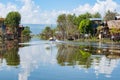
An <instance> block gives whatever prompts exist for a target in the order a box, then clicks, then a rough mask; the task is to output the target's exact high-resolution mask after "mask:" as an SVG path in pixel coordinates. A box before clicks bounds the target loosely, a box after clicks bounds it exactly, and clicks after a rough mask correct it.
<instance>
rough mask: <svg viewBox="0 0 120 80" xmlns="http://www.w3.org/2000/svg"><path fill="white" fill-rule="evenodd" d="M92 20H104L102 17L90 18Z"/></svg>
mask: <svg viewBox="0 0 120 80" xmlns="http://www.w3.org/2000/svg"><path fill="white" fill-rule="evenodd" d="M90 20H91V21H102V20H103V19H102V18H90Z"/></svg>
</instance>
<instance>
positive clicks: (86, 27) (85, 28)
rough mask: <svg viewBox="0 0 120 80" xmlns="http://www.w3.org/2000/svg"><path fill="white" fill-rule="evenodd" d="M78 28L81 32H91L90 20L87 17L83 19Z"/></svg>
mask: <svg viewBox="0 0 120 80" xmlns="http://www.w3.org/2000/svg"><path fill="white" fill-rule="evenodd" d="M79 30H80V32H81V33H92V27H91V21H90V20H89V19H84V20H82V21H81V23H80V25H79Z"/></svg>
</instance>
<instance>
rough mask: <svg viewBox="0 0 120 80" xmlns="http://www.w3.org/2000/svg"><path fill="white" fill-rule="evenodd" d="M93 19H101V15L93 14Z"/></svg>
mask: <svg viewBox="0 0 120 80" xmlns="http://www.w3.org/2000/svg"><path fill="white" fill-rule="evenodd" d="M93 18H101V14H100V13H99V12H97V13H95V14H93Z"/></svg>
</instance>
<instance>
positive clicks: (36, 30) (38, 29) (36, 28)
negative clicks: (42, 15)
mask: <svg viewBox="0 0 120 80" xmlns="http://www.w3.org/2000/svg"><path fill="white" fill-rule="evenodd" d="M23 26H29V27H30V30H31V31H32V34H39V33H41V32H42V30H44V29H45V27H46V26H50V27H51V28H55V27H56V24H23Z"/></svg>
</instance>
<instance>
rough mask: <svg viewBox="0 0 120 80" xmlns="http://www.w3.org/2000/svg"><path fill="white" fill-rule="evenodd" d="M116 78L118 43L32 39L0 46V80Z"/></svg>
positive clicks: (119, 79) (119, 61) (119, 64)
mask: <svg viewBox="0 0 120 80" xmlns="http://www.w3.org/2000/svg"><path fill="white" fill-rule="evenodd" d="M13 45H14V46H13ZM119 75H120V46H119V44H114V43H109V44H108V43H101V42H64V41H59V42H49V41H43V40H38V39H32V40H31V41H30V42H27V43H19V44H18V43H14V42H12V41H10V42H9V41H8V42H6V44H2V45H1V53H0V80H9V79H10V80H120V76H119Z"/></svg>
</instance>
